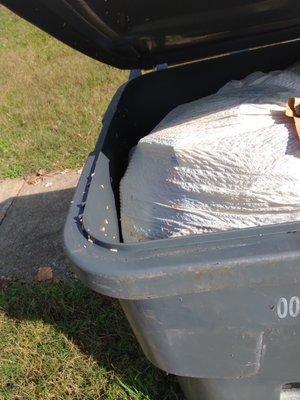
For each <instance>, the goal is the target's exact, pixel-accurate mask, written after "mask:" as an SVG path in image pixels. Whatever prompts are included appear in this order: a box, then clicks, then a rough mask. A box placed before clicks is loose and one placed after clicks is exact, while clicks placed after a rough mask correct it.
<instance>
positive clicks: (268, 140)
mask: <svg viewBox="0 0 300 400" xmlns="http://www.w3.org/2000/svg"><path fill="white" fill-rule="evenodd" d="M299 95H300V66H298V67H297V66H295V67H292V68H290V69H288V70H285V71H275V72H271V73H269V74H264V73H261V72H256V73H253V74H251V75H249V76H248V77H246V78H245V79H244V80H242V81H232V82H229V83H228V84H226V85H225V86H224V87H223V88H221V89H220V90H219V91H218V92H217V93H216V94H214V95H211V96H208V97H206V98H202V99H199V100H196V101H194V102H191V103H187V104H183V105H181V106H178V107H177V108H175V109H174V110H172V111H171V112H170V113H169V114H168V115H167V116H166V117H165V118H164V119H163V120H162V121H161V122H160V124H159V125H158V126H157V127H156V128H155V129H154V130H153V131H152V132H151V134H150V135H148V136H146V137H144V138H143V139H141V140H140V142H139V143H138V145H137V146H136V148H135V149H134V150H133V152H132V154H131V160H130V162H129V166H128V169H127V171H126V173H125V175H124V177H123V179H122V181H121V186H120V196H121V220H122V233H123V238H124V241H125V242H136V241H144V240H149V239H158V238H166V237H172V236H179V235H189V234H196V233H205V232H215V231H225V230H229V229H238V228H245V227H250V226H257V225H267V224H273V223H281V222H286V221H292V220H297V219H299V217H300V144H299V141H298V140H297V138H296V135H295V127H294V123H293V119H292V118H288V117H286V116H285V113H284V111H285V104H286V101H287V99H288V98H289V97H294V96H299Z"/></svg>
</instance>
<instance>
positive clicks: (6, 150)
mask: <svg viewBox="0 0 300 400" xmlns="http://www.w3.org/2000/svg"><path fill="white" fill-rule="evenodd" d="M0 71H1V72H0V178H1V177H2V178H7V177H8V178H13V177H20V176H26V175H29V174H34V173H35V172H36V171H37V170H38V169H39V168H43V169H46V170H61V169H65V168H77V167H79V166H81V165H82V164H83V162H84V160H85V158H86V156H87V154H88V152H89V151H90V150H91V149H92V148H93V145H94V143H95V140H96V138H97V136H98V133H99V128H100V121H101V117H102V115H103V113H104V111H105V109H106V107H107V105H108V103H109V101H110V99H111V97H112V95H113V94H114V92H115V90H116V88H117V87H118V86H119V85H120V84H121V83H122V82H124V81H125V80H126V79H127V76H128V72H126V71H118V70H116V69H114V68H111V67H108V66H106V65H103V64H101V63H99V62H97V61H94V60H91V59H89V58H88V57H86V56H84V55H82V54H80V53H78V52H76V51H75V50H73V49H71V48H69V47H67V46H65V45H63V44H62V43H60V42H59V41H57V40H56V39H54V38H52V37H50V36H49V35H47V34H46V33H44V32H42V31H40V30H39V29H38V28H35V27H34V26H32V25H30V24H29V23H27V22H25V21H23V20H22V19H20V18H19V17H17V16H15V15H14V14H12V13H11V12H10V11H8V10H7V9H6V8H4V7H3V6H1V5H0Z"/></svg>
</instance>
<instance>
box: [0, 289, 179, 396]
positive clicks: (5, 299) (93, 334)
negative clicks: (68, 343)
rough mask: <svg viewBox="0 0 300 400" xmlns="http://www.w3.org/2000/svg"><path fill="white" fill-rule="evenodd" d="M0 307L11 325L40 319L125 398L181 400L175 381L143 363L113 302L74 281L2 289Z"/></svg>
mask: <svg viewBox="0 0 300 400" xmlns="http://www.w3.org/2000/svg"><path fill="white" fill-rule="evenodd" d="M0 308H1V309H2V310H3V311H4V312H5V313H6V315H7V316H8V317H9V318H11V319H13V320H14V321H15V322H16V323H20V322H22V321H24V320H30V321H35V320H39V321H43V322H45V323H46V324H51V325H53V326H54V327H55V329H57V330H59V331H60V332H62V333H64V334H65V335H66V336H67V338H68V339H70V340H72V341H73V342H74V343H75V344H76V345H77V346H78V347H79V348H80V349H81V351H82V352H84V353H85V354H87V355H91V356H92V357H93V358H94V359H95V360H96V361H97V363H98V364H99V366H101V367H103V368H105V370H107V371H108V372H109V373H112V374H113V376H114V378H113V379H116V381H117V382H118V383H119V384H120V385H121V386H122V387H123V389H125V392H126V393H127V394H128V396H129V397H128V398H129V399H134V398H139V399H143V398H145V399H151V400H157V399H159V400H175V399H177V400H179V399H182V396H181V395H180V390H179V387H178V385H177V383H176V381H175V378H174V377H171V376H167V375H166V374H165V373H163V372H161V371H159V370H157V369H156V368H154V367H153V366H152V365H151V364H150V363H149V362H148V361H147V360H146V359H145V357H144V355H143V353H142V351H141V349H140V348H139V345H138V344H137V342H136V339H135V337H134V335H133V333H132V332H131V329H130V327H129V325H128V323H127V320H126V318H125V316H124V315H123V312H122V310H121V307H120V305H119V303H118V301H116V300H112V299H109V298H106V297H104V296H100V295H99V294H96V293H93V292H92V291H91V290H89V289H88V288H86V287H84V286H83V285H82V284H81V283H80V282H75V281H74V282H72V281H68V282H58V283H54V284H37V283H35V284H29V283H26V284H22V283H14V284H12V285H10V286H9V287H8V288H4V289H2V294H1V296H0ZM131 393H133V394H134V393H139V395H138V396H136V397H135V396H134V395H132V396H131Z"/></svg>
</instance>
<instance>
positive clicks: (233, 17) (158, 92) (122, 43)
mask: <svg viewBox="0 0 300 400" xmlns="http://www.w3.org/2000/svg"><path fill="white" fill-rule="evenodd" d="M4 3H5V4H7V5H8V6H9V7H10V8H11V9H13V10H14V11H15V12H17V13H18V14H20V15H22V16H23V17H25V18H26V19H28V20H30V21H31V22H33V23H35V24H37V25H38V26H40V27H42V28H43V29H45V30H46V31H48V32H50V33H51V34H53V35H55V36H56V37H58V38H59V39H61V40H62V41H64V42H65V43H68V44H70V45H72V46H73V47H75V48H77V49H78V50H80V51H82V52H84V53H86V54H88V55H90V56H92V57H94V58H96V59H99V60H101V61H104V62H107V63H109V64H112V65H115V66H117V67H120V68H130V69H135V71H134V72H133V73H132V76H131V79H130V80H129V81H128V83H127V84H125V85H123V86H122V87H121V88H120V89H119V90H118V91H117V93H116V94H115V96H114V98H113V100H112V102H111V104H110V106H109V108H108V110H107V113H106V115H105V118H104V121H103V128H102V130H101V134H100V137H99V140H98V143H97V145H96V147H95V150H94V151H93V152H92V153H91V154H90V155H89V157H88V160H87V163H86V165H85V167H84V169H83V172H82V175H81V178H80V181H79V184H78V187H77V190H76V193H75V197H74V200H73V202H72V205H71V208H70V213H69V216H68V219H67V222H66V226H65V232H64V242H65V248H66V252H67V255H68V257H69V259H70V260H71V261H72V264H73V268H74V270H75V271H76V273H77V274H78V276H79V277H80V279H81V280H82V281H83V282H85V283H86V284H87V285H88V286H89V287H91V288H92V289H93V290H95V291H97V292H99V293H102V294H104V295H107V296H111V297H116V298H118V299H120V303H121V305H122V307H123V309H124V312H125V314H126V316H127V318H128V320H129V322H130V325H131V326H132V329H133V330H134V332H135V335H136V337H137V340H138V341H139V343H140V345H141V347H142V349H143V351H144V353H145V355H146V356H147V357H148V359H149V360H150V361H151V362H152V363H153V364H154V365H156V366H157V367H158V368H161V369H162V370H164V371H167V372H168V373H171V374H174V375H177V376H178V377H179V381H180V384H181V386H182V389H183V391H184V393H185V396H186V398H187V399H188V400H196V399H197V400H198V399H202V400H253V399H255V400H266V399H268V400H278V399H279V398H280V396H282V397H283V398H290V399H292V398H294V397H295V396H296V394H297V387H299V384H298V383H297V382H300V372H299V367H300V229H299V228H300V224H299V222H297V221H295V222H293V223H289V224H281V225H272V226H264V227H258V228H251V229H243V230H237V231H230V232H223V233H215V234H207V235H194V236H188V237H180V238H174V239H163V240H155V241H151V242H147V243H133V244H124V243H122V234H121V231H120V221H119V192H118V190H119V189H118V188H119V182H120V179H121V177H122V175H123V174H124V171H125V169H126V165H127V160H128V153H129V150H130V149H131V148H132V147H133V146H134V145H135V144H136V143H137V141H138V140H139V139H140V138H141V137H142V136H144V135H146V134H148V133H149V132H150V130H151V129H152V128H153V127H154V126H155V125H156V124H157V123H158V122H159V121H160V120H161V119H162V118H163V117H164V116H165V115H166V113H168V112H169V111H170V110H171V109H172V108H174V107H175V106H177V105H178V104H182V103H185V102H189V101H192V100H193V99H196V98H200V97H202V96H206V95H209V94H211V93H213V92H215V91H216V90H217V89H218V88H219V87H221V86H222V85H224V84H225V83H226V82H227V81H229V80H231V79H240V78H243V77H245V76H246V75H247V74H249V73H251V72H253V71H257V70H262V71H265V72H267V71H270V70H275V69H280V68H285V67H287V66H288V65H290V64H292V63H294V62H296V61H298V60H299V54H300V52H299V50H300V41H299V38H300V26H299V21H300V19H299V17H300V5H299V4H297V3H295V2H292V1H291V0H287V1H285V2H278V1H277V0H271V1H269V2H262V1H252V2H246V3H245V2H241V1H239V0H233V1H229V0H228V1H225V2H224V1H221V0H216V1H214V2H213V3H212V4H210V3H207V2H201V1H200V2H199V1H187V2H172V3H171V2H168V1H166V2H159V3H158V2H156V1H154V0H152V1H146V2H127V1H123V2H119V1H110V2H106V1H104V2H100V1H99V2H91V1H81V2H78V1H75V0H69V1H63V0H56V1H45V0H43V1H42V0H28V2H26V5H24V4H20V3H21V2H18V1H12V0H5V1H4ZM245 49H247V50H245ZM196 60H198V61H196ZM191 61H193V62H191ZM164 63H167V64H168V65H169V66H172V67H169V68H166V65H160V67H159V68H156V70H154V71H153V72H151V73H148V74H145V75H141V74H140V73H139V71H138V69H139V68H150V67H152V66H155V65H158V64H164ZM183 63H184V64H183ZM293 396H294V397H293Z"/></svg>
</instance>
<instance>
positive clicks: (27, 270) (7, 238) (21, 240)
mask: <svg viewBox="0 0 300 400" xmlns="http://www.w3.org/2000/svg"><path fill="white" fill-rule="evenodd" d="M74 190H75V189H74V188H69V189H64V190H58V191H48V192H42V193H38V194H32V195H25V196H22V195H21V196H17V197H15V198H14V199H13V202H12V204H11V205H10V207H9V208H8V210H7V211H6V215H5V216H4V218H3V220H2V223H1V225H0V277H3V276H4V277H5V278H11V279H20V280H25V281H31V280H32V279H33V278H34V276H35V274H36V272H37V270H38V268H40V267H45V266H49V267H51V268H52V269H53V272H54V276H55V277H57V278H59V279H64V278H69V277H71V276H72V275H73V274H72V272H71V271H70V269H69V267H68V263H67V260H66V258H65V255H64V251H63V244H62V243H63V241H62V233H63V227H64V224H65V220H66V217H67V213H68V210H69V206H70V202H71V200H72V198H73V194H74ZM9 201H11V199H9ZM1 206H2V204H0V209H1Z"/></svg>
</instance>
